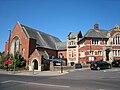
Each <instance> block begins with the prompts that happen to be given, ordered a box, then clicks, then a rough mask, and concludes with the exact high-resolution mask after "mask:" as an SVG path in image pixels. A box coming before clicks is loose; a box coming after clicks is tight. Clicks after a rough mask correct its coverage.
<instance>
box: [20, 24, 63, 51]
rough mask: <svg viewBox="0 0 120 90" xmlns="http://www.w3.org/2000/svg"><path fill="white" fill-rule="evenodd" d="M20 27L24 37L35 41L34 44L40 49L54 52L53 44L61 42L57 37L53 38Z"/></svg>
mask: <svg viewBox="0 0 120 90" xmlns="http://www.w3.org/2000/svg"><path fill="white" fill-rule="evenodd" d="M20 25H21V27H22V29H23V31H24V33H25V35H26V36H27V38H33V39H36V43H37V44H38V45H39V46H40V47H44V48H49V49H55V50H56V45H55V43H57V42H61V40H60V39H58V38H57V37H54V36H52V35H49V34H46V33H44V32H41V31H38V30H35V29H33V28H30V27H28V26H25V25H22V24H20Z"/></svg>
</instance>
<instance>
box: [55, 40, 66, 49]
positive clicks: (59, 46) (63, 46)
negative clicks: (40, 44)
mask: <svg viewBox="0 0 120 90" xmlns="http://www.w3.org/2000/svg"><path fill="white" fill-rule="evenodd" d="M66 46H67V43H66V42H57V43H56V48H57V50H66V49H67V47H66Z"/></svg>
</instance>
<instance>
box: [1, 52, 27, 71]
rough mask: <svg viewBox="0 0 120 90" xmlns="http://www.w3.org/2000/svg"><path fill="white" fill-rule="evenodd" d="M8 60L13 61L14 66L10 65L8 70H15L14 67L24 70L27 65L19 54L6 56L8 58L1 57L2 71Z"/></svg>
mask: <svg viewBox="0 0 120 90" xmlns="http://www.w3.org/2000/svg"><path fill="white" fill-rule="evenodd" d="M7 59H11V60H12V64H10V65H8V70H13V69H14V67H15V68H17V69H19V68H24V67H25V65H26V61H25V59H24V57H22V56H21V55H19V52H16V53H15V54H14V56H13V55H12V54H10V55H6V56H1V58H0V69H3V68H5V65H4V62H5V60H7ZM6 67H7V66H6Z"/></svg>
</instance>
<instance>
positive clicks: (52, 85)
mask: <svg viewBox="0 0 120 90" xmlns="http://www.w3.org/2000/svg"><path fill="white" fill-rule="evenodd" d="M10 82H16V83H23V84H33V85H43V86H51V87H61V88H70V86H63V85H54V84H43V83H33V82H24V81H15V80H8V81H3V82H1V83H2V84H5V83H10Z"/></svg>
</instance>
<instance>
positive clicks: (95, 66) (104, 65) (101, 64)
mask: <svg viewBox="0 0 120 90" xmlns="http://www.w3.org/2000/svg"><path fill="white" fill-rule="evenodd" d="M90 68H91V70H93V69H96V70H101V69H110V68H111V64H110V63H108V62H105V61H103V60H100V61H95V62H91V64H90Z"/></svg>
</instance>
